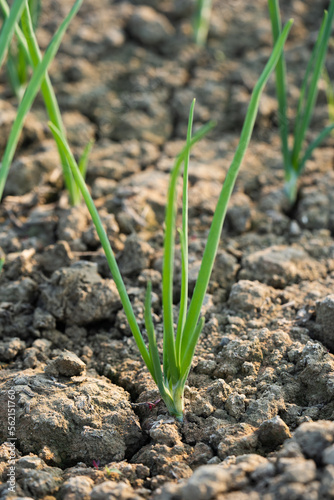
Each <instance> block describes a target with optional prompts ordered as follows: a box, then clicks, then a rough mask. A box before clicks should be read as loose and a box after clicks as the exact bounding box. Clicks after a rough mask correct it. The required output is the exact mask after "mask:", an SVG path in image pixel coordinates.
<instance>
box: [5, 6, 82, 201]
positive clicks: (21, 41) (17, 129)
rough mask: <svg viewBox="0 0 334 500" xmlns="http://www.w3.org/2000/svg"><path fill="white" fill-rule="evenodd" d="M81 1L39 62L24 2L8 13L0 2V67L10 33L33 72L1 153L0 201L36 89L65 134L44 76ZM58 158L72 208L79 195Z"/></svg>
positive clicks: (62, 157)
mask: <svg viewBox="0 0 334 500" xmlns="http://www.w3.org/2000/svg"><path fill="white" fill-rule="evenodd" d="M82 1H83V0H77V1H76V2H75V4H74V6H73V8H72V10H71V11H70V13H69V14H68V16H67V17H66V19H65V20H64V22H63V24H62V25H61V27H60V28H59V30H58V32H57V33H56V34H55V35H54V37H53V39H52V41H51V43H50V45H49V47H48V49H47V50H46V52H45V55H44V58H43V59H42V55H41V52H40V49H39V46H38V43H37V39H36V35H35V31H34V26H33V18H32V15H31V12H30V9H29V5H28V3H27V0H16V1H15V2H14V4H13V7H12V9H11V10H9V7H8V4H7V3H6V0H0V8H1V10H2V13H3V16H4V18H5V22H4V26H3V28H2V30H1V36H0V66H1V62H2V60H3V58H4V56H5V52H6V48H7V49H8V47H9V44H10V42H11V37H12V36H13V32H14V31H15V34H16V37H17V39H18V45H19V47H20V50H21V51H22V52H24V54H25V59H26V60H27V61H29V64H30V66H31V67H32V68H33V75H32V78H31V80H30V82H29V84H28V87H27V91H26V93H25V95H24V97H23V98H22V101H21V103H20V106H19V108H18V112H17V117H16V120H15V122H14V125H13V127H12V130H11V133H10V137H9V140H8V143H7V146H6V150H5V153H4V157H3V160H2V167H1V170H0V199H1V197H2V194H3V190H4V186H5V182H6V179H7V175H8V170H9V167H10V164H11V162H12V159H13V156H14V153H15V149H16V146H17V143H18V140H19V137H20V134H21V130H22V127H23V123H24V120H25V117H26V115H27V113H28V112H29V110H30V107H31V105H32V103H33V101H34V99H35V96H36V94H37V92H38V91H39V89H40V88H41V92H42V96H43V99H44V103H45V107H46V110H47V113H48V115H49V119H50V120H51V122H52V123H54V125H55V126H56V127H57V128H59V129H60V130H61V131H62V133H63V134H65V127H64V125H63V121H62V117H61V113H60V110H59V106H58V102H57V98H56V95H55V93H54V90H53V87H52V84H51V81H50V78H49V75H48V74H47V69H48V67H49V65H50V64H51V62H52V60H53V58H54V57H55V55H56V53H57V50H58V47H59V45H60V42H61V40H62V38H63V35H64V33H65V30H66V29H67V27H68V25H69V23H70V21H71V19H72V18H73V17H74V15H75V14H76V12H77V11H78V10H79V8H80V6H81V3H82ZM33 5H35V11H36V10H37V8H38V5H39V3H38V2H37V1H36V0H35V1H34V2H33ZM14 7H15V8H14ZM35 11H34V12H33V13H34V14H35V17H36V16H37V12H35ZM20 19H21V27H20V26H19V23H18V21H19V20H20ZM2 40H3V46H2V45H1V41H2ZM1 49H2V50H1ZM91 146H92V144H88V145H87V147H86V149H85V151H84V153H83V155H82V158H81V160H80V163H79V166H80V168H81V172H82V173H83V174H84V172H85V171H86V164H87V159H88V155H89V151H90V149H91ZM59 156H60V160H61V164H62V168H63V176H64V181H65V185H66V187H67V189H68V192H69V198H70V203H71V204H72V205H76V204H78V203H79V201H80V198H81V195H80V192H79V190H78V188H77V185H76V183H75V182H74V179H73V176H72V173H71V170H70V169H69V166H68V164H67V160H66V156H65V155H64V154H63V152H62V150H60V149H59Z"/></svg>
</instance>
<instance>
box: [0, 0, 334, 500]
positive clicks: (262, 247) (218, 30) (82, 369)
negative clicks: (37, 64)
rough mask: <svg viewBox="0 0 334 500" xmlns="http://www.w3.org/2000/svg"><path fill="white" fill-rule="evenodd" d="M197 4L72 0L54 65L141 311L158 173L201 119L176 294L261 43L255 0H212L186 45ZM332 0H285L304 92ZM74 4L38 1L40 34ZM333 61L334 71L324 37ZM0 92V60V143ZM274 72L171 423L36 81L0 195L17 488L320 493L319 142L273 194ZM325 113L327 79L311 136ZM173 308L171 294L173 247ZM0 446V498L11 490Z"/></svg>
mask: <svg viewBox="0 0 334 500" xmlns="http://www.w3.org/2000/svg"><path fill="white" fill-rule="evenodd" d="M194 4H195V1H194V0H182V1H181V0H180V1H177V2H176V1H175V2H174V1H172V0H160V1H159V0H133V1H123V0H118V1H117V0H114V1H112V0H109V1H107V0H99V2H93V1H92V0H85V1H84V3H83V6H82V8H81V10H80V12H79V14H78V16H77V18H76V19H75V20H74V21H73V23H72V25H71V27H70V29H69V32H68V34H67V35H66V37H65V39H64V42H63V44H62V46H61V49H60V52H59V54H58V56H57V59H56V61H55V62H54V63H53V65H52V68H51V71H50V73H51V75H52V81H53V83H54V86H55V90H56V93H57V97H58V100H59V103H60V107H61V109H62V112H63V117H64V121H65V124H66V127H67V131H68V136H69V141H70V143H71V145H72V146H73V149H74V151H75V153H76V154H80V152H82V149H83V147H84V146H85V145H86V143H87V141H88V140H89V139H91V138H95V140H96V143H95V146H94V149H93V151H92V153H91V157H90V163H89V169H88V174H87V181H88V183H89V185H90V187H91V191H92V195H93V197H94V199H95V201H96V204H97V206H98V208H99V211H100V214H101V217H102V218H103V222H104V224H105V227H106V229H107V231H108V235H109V237H110V240H111V242H112V245H113V248H114V249H115V252H116V254H117V259H118V263H119V266H120V268H121V271H122V274H123V276H124V279H125V282H126V285H127V290H128V292H129V295H130V298H131V301H132V304H133V307H134V310H135V313H136V316H137V318H138V321H139V323H140V326H141V327H142V328H143V329H144V321H143V302H144V296H145V287H146V284H147V282H148V280H151V281H152V283H153V291H154V293H153V308H154V320H155V324H156V329H157V334H158V339H159V342H160V344H161V334H162V329H161V267H162V241H163V220H164V206H165V201H166V193H167V186H168V178H169V172H170V169H171V167H172V165H173V160H174V158H175V156H176V154H177V153H178V152H179V151H180V148H181V147H182V145H183V144H184V138H185V133H186V126H187V116H188V110H189V106H190V102H191V100H192V98H193V97H196V99H197V104H196V109H195V127H198V126H199V125H200V124H203V123H205V122H206V121H208V120H209V119H214V120H216V122H217V126H216V128H215V129H214V131H213V132H211V133H210V135H209V136H208V137H207V139H205V140H203V141H202V142H201V143H200V144H199V145H197V146H196V148H195V149H194V151H193V155H192V158H191V165H190V187H189V199H190V213H189V216H190V248H189V254H190V289H191V290H192V289H193V287H194V284H195V280H196V275H197V272H198V269H199V265H200V262H201V255H202V252H203V249H204V245H205V241H206V236H207V234H208V228H209V224H210V220H211V217H212V214H213V210H214V207H215V203H216V200H217V197H218V194H219V192H220V189H221V185H222V182H223V180H224V176H225V174H226V171H227V169H228V166H229V163H230V161H231V159H232V157H233V153H234V151H235V147H236V145H237V141H238V136H239V134H240V130H241V126H242V122H243V119H244V116H245V111H246V109H247V104H248V102H249V97H250V92H251V90H252V88H253V86H254V84H255V82H256V79H257V77H258V76H259V74H260V72H261V69H262V68H263V66H264V64H265V61H266V60H267V58H268V56H269V54H270V47H271V34H270V23H269V20H268V14H267V5H266V1H265V0H259V1H257V2H254V3H253V2H245V1H241V0H238V1H233V2H232V1H227V2H222V1H220V0H216V1H215V2H214V7H213V16H212V23H211V29H210V36H209V42H208V46H207V47H206V48H204V49H201V48H198V47H196V46H195V45H194V44H193V42H192V35H191V13H192V11H193V8H194ZM327 4H328V2H324V1H319V2H313V1H311V0H307V1H296V0H293V1H289V2H288V1H282V2H281V10H282V14H283V18H284V19H288V18H290V17H294V18H295V25H294V27H293V29H292V31H291V35H290V37H289V41H288V43H287V54H286V55H287V61H288V80H289V90H290V96H289V98H290V102H291V117H293V109H294V108H293V105H295V103H296V99H297V98H298V88H299V86H300V83H301V79H302V75H303V70H304V69H305V66H306V64H307V61H308V58H309V56H310V50H311V48H312V44H313V43H314V40H315V36H316V32H317V30H318V28H319V26H320V21H321V16H322V12H323V9H324V8H326V6H327ZM68 9H69V4H68V2H66V1H65V0H62V1H57V2H55V1H53V0H47V1H45V2H43V14H42V18H41V22H40V28H39V31H38V38H39V42H40V44H41V46H42V47H43V48H45V47H46V45H47V43H48V41H49V40H50V36H51V34H52V33H53V32H54V31H55V29H56V27H57V26H58V25H59V23H60V22H61V19H62V18H63V17H64V16H65V14H66V12H67V11H68ZM327 67H328V71H329V74H330V75H331V76H332V78H333V75H334V57H333V45H331V48H330V52H329V56H328V65H327ZM15 109H16V100H15V98H14V97H13V95H12V92H11V89H10V87H9V85H8V83H7V80H6V75H5V73H4V72H2V73H1V76H0V110H1V115H0V116H1V119H0V123H1V134H0V150H1V154H2V153H3V150H4V147H5V144H6V139H7V137H8V133H9V130H10V126H11V124H12V122H13V118H14V116H15ZM276 112H277V104H276V100H275V89H274V80H273V78H271V80H270V82H269V83H268V85H267V87H266V90H265V93H264V95H263V97H262V99H261V104H260V110H259V115H258V118H257V122H256V126H255V130H254V134H253V139H252V142H251V145H250V147H249V150H248V152H247V155H246V158H245V161H244V164H243V167H242V171H241V173H240V176H239V178H238V181H237V184H236V188H235V191H234V194H233V196H232V199H231V203H230V206H229V211H228V214H227V218H226V223H225V226H224V230H223V235H222V242H221V246H220V250H219V252H218V256H217V260H216V263H215V266H214V271H213V275H212V279H211V282H210V286H209V289H208V294H207V297H206V301H205V305H204V308H203V314H204V315H205V318H206V325H205V328H204V332H203V334H202V337H201V340H200V343H199V345H198V348H197V350H196V357H195V359H194V362H193V369H192V371H191V374H190V376H189V380H188V386H187V388H186V412H185V419H184V422H183V423H182V424H181V423H177V422H175V421H174V419H173V418H171V417H170V416H169V415H168V414H167V412H166V408H165V407H164V405H163V403H158V404H156V405H155V406H154V407H152V408H150V407H149V405H148V404H147V403H148V402H156V401H157V400H158V398H159V394H158V392H157V389H156V387H155V385H154V383H153V382H152V381H151V379H150V377H149V375H148V372H147V370H146V369H145V366H144V364H143V362H142V360H141V358H140V356H139V353H138V350H137V347H136V345H135V342H134V340H133V338H132V336H131V333H130V331H129V327H128V325H127V322H126V318H125V315H124V312H123V311H122V309H121V306H120V301H119V298H118V294H117V291H116V288H115V285H114V283H113V281H112V279H111V275H110V272H109V270H108V267H107V263H106V260H105V258H104V256H103V253H102V251H101V247H100V245H99V242H98V238H97V235H96V232H95V230H94V229H93V227H92V223H91V221H90V219H89V216H88V214H87V211H86V209H85V208H84V207H83V206H80V207H76V208H73V207H70V206H69V205H68V201H67V195H66V193H65V191H64V189H63V181H62V175H61V170H60V166H59V160H58V156H57V151H56V148H55V145H54V143H53V141H52V139H51V135H50V132H49V131H48V129H47V126H46V122H47V119H46V116H45V113H44V109H43V103H42V101H41V98H40V97H39V98H38V99H37V101H36V103H35V105H34V108H33V111H32V112H31V114H30V115H29V117H28V119H27V121H26V126H25V129H24V132H23V135H22V139H21V142H20V146H19V150H18V152H17V155H16V159H15V161H14V163H13V165H12V168H11V171H10V175H9V178H8V183H7V185H6V192H5V195H6V196H5V198H4V200H3V202H2V205H1V207H0V247H1V250H2V252H3V253H4V254H5V256H6V263H5V266H4V268H3V271H2V273H1V276H0V363H1V371H0V386H1V394H0V400H1V401H0V442H1V443H4V442H5V441H6V440H7V437H8V436H7V417H8V415H7V401H8V390H9V389H11V388H13V389H14V390H15V392H16V437H17V441H16V457H17V459H16V481H17V483H16V498H25V499H31V498H33V499H45V500H46V499H47V500H51V499H63V500H74V499H76V500H84V499H85V500H88V499H91V500H104V499H115V500H116V499H117V500H143V499H154V500H188V499H191V500H211V499H212V500H243V499H247V500H258V499H265V500H273V499H280V500H300V499H308V500H313V499H314V500H316V499H332V498H334V422H333V420H334V358H333V354H332V353H333V350H334V326H333V325H334V288H333V285H334V241H333V234H334V172H333V167H334V163H333V144H334V141H333V137H330V138H328V139H327V141H326V142H325V143H324V144H323V146H322V147H321V148H320V149H318V150H317V151H316V152H315V154H314V156H313V157H312V159H311V160H310V161H309V162H308V163H307V168H306V171H305V172H304V174H303V176H302V178H301V179H300V185H299V191H298V198H297V202H296V203H295V204H294V205H293V206H290V205H289V203H288V202H287V200H286V198H285V195H284V193H283V170H282V157H281V154H280V141H279V135H278V126H277V113H276ZM326 123H327V105H326V97H325V91H324V86H323V85H322V86H321V87H320V92H319V98H318V105H317V108H316V111H315V114H314V118H313V121H312V126H311V131H310V132H309V134H308V140H311V139H312V138H313V137H315V136H316V134H317V132H319V130H320V129H321V128H322V127H323V126H324V125H325V124H326ZM174 281H175V294H174V299H175V317H177V304H178V300H179V296H180V249H179V248H177V252H176V268H175V280H174ZM8 467H9V466H8V448H7V447H6V446H5V445H4V444H2V446H0V480H1V481H2V482H1V484H0V499H5V498H9V496H8V484H7V474H8V472H9V469H8Z"/></svg>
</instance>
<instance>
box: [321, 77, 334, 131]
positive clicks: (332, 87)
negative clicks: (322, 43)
mask: <svg viewBox="0 0 334 500" xmlns="http://www.w3.org/2000/svg"><path fill="white" fill-rule="evenodd" d="M322 76H323V79H324V82H325V93H326V99H327V106H328V118H329V121H330V122H331V123H334V82H332V81H331V79H330V77H329V74H328V71H327V69H326V68H324V71H323V74H322ZM331 134H332V135H334V130H332V132H331Z"/></svg>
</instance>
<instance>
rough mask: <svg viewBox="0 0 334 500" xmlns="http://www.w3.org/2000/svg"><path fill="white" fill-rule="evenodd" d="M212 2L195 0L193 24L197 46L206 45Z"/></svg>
mask: <svg viewBox="0 0 334 500" xmlns="http://www.w3.org/2000/svg"><path fill="white" fill-rule="evenodd" d="M211 10H212V0H197V3H196V10H195V16H194V22H193V30H194V38H195V42H196V43H197V45H200V46H204V45H205V44H206V41H207V38H208V33H209V29H210V19H211Z"/></svg>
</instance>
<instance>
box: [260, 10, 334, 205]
mask: <svg viewBox="0 0 334 500" xmlns="http://www.w3.org/2000/svg"><path fill="white" fill-rule="evenodd" d="M268 8H269V14H270V20H271V27H272V35H273V41H274V43H276V41H277V39H278V37H279V36H280V33H281V29H282V24H281V17H280V10H279V3H278V0H268ZM333 18H334V0H331V2H330V4H329V9H328V12H326V11H325V13H324V17H323V20H322V24H321V27H320V30H319V33H318V38H317V41H316V43H315V46H314V48H313V51H312V53H311V57H310V60H309V62H308V65H307V67H306V71H305V76H304V79H303V82H302V86H301V89H300V96H299V101H298V106H297V110H296V116H295V123H294V129H293V138H292V147H290V146H289V120H288V116H287V112H288V104H287V81H286V64H285V57H284V52H283V53H282V55H281V57H280V59H279V61H278V63H277V66H276V94H277V99H278V113H279V122H280V133H281V142H282V155H283V162H284V170H285V191H286V194H287V196H288V197H289V200H290V201H291V202H292V203H293V202H294V201H295V199H296V196H297V182H298V178H299V176H300V174H301V173H302V171H303V169H304V167H305V163H306V161H307V160H308V159H309V158H310V157H311V155H312V153H313V151H314V149H315V148H316V147H318V146H319V145H320V143H321V142H322V141H323V140H324V139H325V138H326V137H327V136H328V134H330V132H331V131H332V130H333V128H334V123H331V124H330V125H328V126H327V127H325V128H324V129H323V130H322V131H321V132H320V134H319V135H318V136H317V137H316V138H315V139H314V140H313V141H312V142H311V143H310V144H309V145H308V146H307V147H305V137H306V133H307V130H308V128H309V125H310V121H311V118H312V114H313V110H314V107H315V104H316V100H317V95H318V82H319V78H320V77H321V75H322V74H323V68H324V63H325V58H326V53H327V48H328V42H329V38H330V35H331V30H332V23H333Z"/></svg>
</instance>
